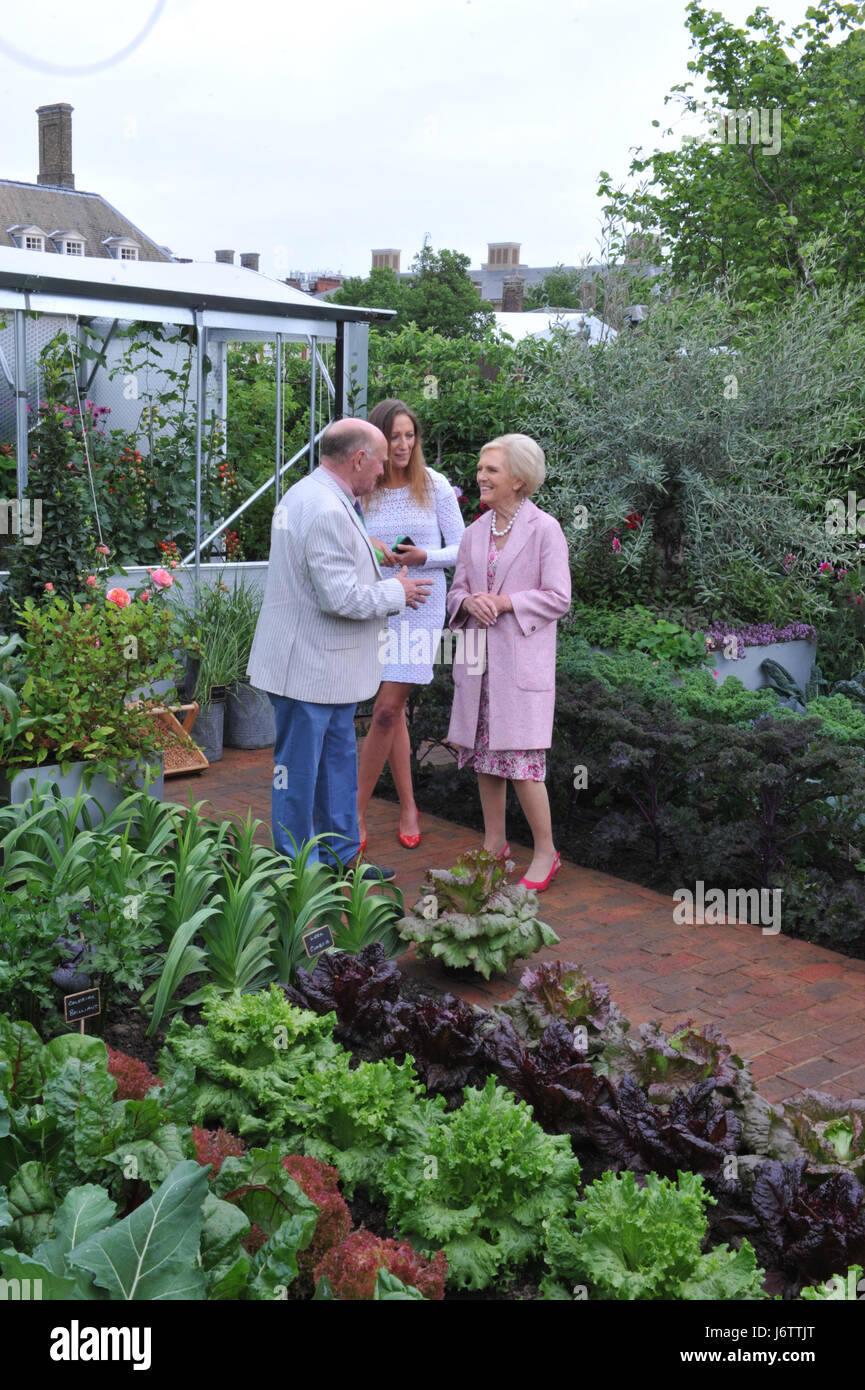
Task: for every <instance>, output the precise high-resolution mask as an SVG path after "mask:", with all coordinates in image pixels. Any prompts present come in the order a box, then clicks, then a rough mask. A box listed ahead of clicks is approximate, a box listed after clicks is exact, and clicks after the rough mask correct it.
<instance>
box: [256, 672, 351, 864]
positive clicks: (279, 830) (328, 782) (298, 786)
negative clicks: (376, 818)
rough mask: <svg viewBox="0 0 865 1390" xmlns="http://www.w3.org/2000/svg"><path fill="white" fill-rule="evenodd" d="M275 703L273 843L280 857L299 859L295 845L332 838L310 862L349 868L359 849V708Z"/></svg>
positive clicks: (276, 698) (283, 699)
mask: <svg viewBox="0 0 865 1390" xmlns="http://www.w3.org/2000/svg"><path fill="white" fill-rule="evenodd" d="M270 700H271V704H272V705H273V709H274V714H275V716H276V741H275V743H274V748H273V764H274V766H273V792H272V796H271V813H272V821H273V840H274V844H275V846H276V848H277V850H278V851H279V852H280V854H284V855H286V856H287V857H288V858H289V859H294V858H295V854H296V850H295V845H296V846H300V845H301V844H302V843H303V842H304V840H310V839H312V837H313V835H327V836H329V837H330V838H329V839H328V840H327V841H324V842H323V843H322V844H320V845H317V846H315V848H314V849H313V851H312V853H311V855H310V858H311V859H322V860H324V861H325V862H329V863H332V862H333V860H334V859H337V860H339V861H340V862H341V863H342V864H347V863H348V861H349V860H351V859H354V858H355V856H356V855H357V853H358V850H359V849H360V837H359V835H358V826H357V740H356V738H355V732H354V712H355V709H356V708H357V706H356V704H352V705H317V704H311V703H310V702H309V701H307V700H291V699H289V698H288V696H286V695H271V696H270ZM340 836H342V837H344V838H342V839H340V838H339V837H340ZM292 837H293V839H294V844H292ZM329 851H330V852H329Z"/></svg>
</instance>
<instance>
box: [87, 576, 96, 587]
mask: <svg viewBox="0 0 865 1390" xmlns="http://www.w3.org/2000/svg"><path fill="white" fill-rule="evenodd" d="M84 582H85V584H89V585H90V588H91V589H92V588H94V587H95V585H96V575H95V574H88V576H87V578H86V579H85V581H84Z"/></svg>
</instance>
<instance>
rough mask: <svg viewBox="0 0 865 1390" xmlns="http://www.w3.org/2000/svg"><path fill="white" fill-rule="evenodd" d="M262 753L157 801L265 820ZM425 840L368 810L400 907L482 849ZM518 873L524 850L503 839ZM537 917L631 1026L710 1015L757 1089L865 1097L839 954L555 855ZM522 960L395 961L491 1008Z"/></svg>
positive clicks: (373, 850) (179, 783)
mask: <svg viewBox="0 0 865 1390" xmlns="http://www.w3.org/2000/svg"><path fill="white" fill-rule="evenodd" d="M271 776H272V752H271V750H270V749H263V750H260V751H256V752H252V753H247V752H241V751H239V750H235V749H226V751H225V757H224V758H223V760H222V762H219V763H214V764H213V765H212V766H211V767H210V768H208V769H207V770H206V771H205V772H203V773H201V774H200V775H198V776H195V777H190V778H185V777H178V778H172V779H170V780H169V781H167V782H166V784H165V793H166V797H167V798H170V799H171V800H174V801H178V802H180V803H181V804H185V803H188V801H189V791H190V789H191V790H192V792H193V795H194V797H195V800H196V801H200V800H209V801H211V802H212V803H213V805H212V814H216V815H220V814H225V813H228V812H230V813H233V814H235V815H239V816H241V817H242V818H245V817H246V814H247V812H248V811H249V809H250V808H251V809H252V813H253V816H254V817H256V818H257V819H259V820H261V821H263V822H264V827H263V833H262V836H261V838H265V836H266V834H267V827H268V826H269V823H270V782H271ZM421 820H422V829H423V836H424V837H423V841H422V842H421V846H420V848H419V849H417V850H406V849H404V848H403V847H402V846H401V845H400V844H399V843H398V841H397V838H396V829H397V808H396V806H395V805H394V804H393V803H392V802H389V801H378V800H374V801H373V802H372V803H371V805H370V810H369V817H368V824H369V850H368V855H369V857H370V858H371V859H372V860H373V861H374V862H375V861H377V860H378V861H380V862H382V863H385V864H392V865H393V866H394V868H395V869H396V873H397V885H398V886H399V887H400V888H401V889H402V891H403V893H404V895H405V899H406V904H407V906H410V905H411V904H412V902H413V901H414V897H415V894H416V893H417V891H418V889H419V887H420V884H421V881H422V879H423V875H424V872H425V870H426V868H427V867H428V866H429V865H439V866H444V865H448V864H451V863H452V862H453V861H454V859H456V857H457V855H459V854H461V853H462V852H463V851H464V850H467V849H472V848H475V847H476V846H477V845H478V844H479V839H478V835H477V833H476V832H475V831H473V830H469V829H467V828H466V827H465V826H461V825H457V824H455V823H452V822H450V821H444V820H439V819H437V818H436V817H434V816H427V815H423V816H422V818H421ZM511 848H512V852H513V857H514V858H515V859H516V861H517V865H518V867H519V869H520V870H525V869H526V868H527V866H528V860H529V858H530V855H529V852H528V851H527V849H526V848H525V846H523V845H518V844H517V843H516V842H515V841H513V840H512V841H511ZM541 903H542V907H543V913H542V915H543V918H544V921H546V922H548V923H549V925H550V926H551V927H552V928H553V929H554V930H555V931H556V932H557V933H558V935H559V937H560V938H561V941H560V943H559V945H558V946H556V947H553V948H552V949H550V950H545V951H542V952H541V953H540V955H541V958H546V959H560V960H575V961H578V962H580V963H581V964H583V965H585V966H586V968H587V969H589V970H590V971H591V973H592V974H593V975H595V976H597V978H598V979H601V980H605V981H606V982H607V983H608V984H609V985H610V987H611V989H612V993H613V998H614V1000H615V1001H616V1003H617V1004H618V1005H619V1007H620V1008H621V1009H622V1010H623V1011H624V1012H625V1013H626V1014H627V1015H628V1017H629V1018H630V1019H631V1021H632V1023H634V1024H637V1023H646V1022H649V1021H652V1020H654V1021H657V1022H659V1023H661V1024H662V1025H665V1026H666V1027H668V1028H669V1027H673V1026H674V1025H675V1024H677V1023H680V1022H682V1021H683V1020H684V1019H685V1018H687V1017H691V1018H694V1019H696V1020H697V1021H698V1022H700V1023H718V1024H720V1025H721V1026H722V1027H723V1029H724V1031H725V1032H726V1033H727V1035H728V1037H729V1039H730V1042H731V1043H732V1044H733V1046H734V1048H735V1050H736V1051H737V1052H738V1053H739V1055H740V1056H742V1057H746V1058H748V1060H749V1061H750V1062H751V1063H752V1066H753V1070H754V1076H755V1078H756V1079H757V1080H758V1082H759V1089H760V1091H761V1093H762V1094H763V1095H764V1096H765V1097H766V1098H767V1099H768V1100H770V1101H780V1100H785V1099H787V1097H789V1096H794V1095H796V1094H797V1093H798V1092H799V1091H801V1090H802V1089H804V1088H808V1087H810V1088H817V1089H821V1090H827V1091H830V1092H831V1093H832V1094H833V1095H837V1096H841V1097H854V1098H855V1097H861V1096H865V961H854V960H848V959H847V958H846V957H844V956H838V955H836V954H835V953H834V952H832V951H828V950H825V949H824V948H823V947H820V946H813V945H811V944H810V942H807V941H799V940H795V939H793V938H791V937H785V936H783V935H780V934H779V935H776V936H764V935H763V934H762V931H761V930H760V928H759V927H757V926H751V925H747V924H737V923H729V924H726V925H712V924H709V925H706V924H702V923H701V924H695V925H693V926H689V925H683V926H677V925H676V924H675V923H674V922H673V915H672V914H673V901H672V898H668V897H665V896H664V895H663V894H660V893H654V892H652V891H651V890H650V889H648V888H643V887H642V886H640V885H638V884H632V883H627V882H625V881H624V880H622V879H616V878H613V877H612V876H611V875H609V874H604V873H600V872H599V871H597V870H595V869H584V868H581V867H579V866H578V865H576V864H571V863H569V862H568V861H565V862H564V864H563V866H562V870H561V873H560V874H559V875H558V876H557V878H556V879H555V881H554V883H553V885H552V887H551V888H550V889H549V891H548V892H547V893H545V894H544V896H543V897H542V899H541ZM525 964H526V963H525V962H522V961H518V962H517V964H516V965H515V966H514V967H513V969H512V970H511V971H510V972H509V973H508V975H507V976H505V977H504V978H503V979H500V980H493V981H489V982H487V981H484V980H483V979H481V978H480V977H479V978H478V980H477V982H476V983H474V982H473V983H471V984H469V983H463V982H459V981H458V982H454V981H453V980H452V979H451V978H450V977H449V976H446V975H445V973H444V972H443V971H442V970H441V968H440V967H439V966H438V965H437V964H435V963H433V962H428V961H423V962H421V961H418V960H415V959H414V958H413V957H412V955H411V953H409V954H408V955H406V956H404V957H402V958H401V959H400V969H402V970H404V971H405V972H406V973H410V974H411V975H412V976H413V977H414V978H416V979H418V980H420V981H427V982H428V983H430V984H432V985H435V986H436V988H438V989H449V990H451V992H452V993H455V994H459V995H460V996H461V997H462V998H464V999H466V1000H468V1001H470V1002H471V1003H473V1004H478V1005H480V1006H481V1007H489V1006H490V1005H491V1004H492V1003H494V1002H495V1001H497V1000H501V999H502V998H504V997H506V996H507V995H508V994H510V993H512V991H513V990H514V989H515V988H516V986H517V984H518V982H519V978H520V975H521V973H522V971H523V970H524V969H525Z"/></svg>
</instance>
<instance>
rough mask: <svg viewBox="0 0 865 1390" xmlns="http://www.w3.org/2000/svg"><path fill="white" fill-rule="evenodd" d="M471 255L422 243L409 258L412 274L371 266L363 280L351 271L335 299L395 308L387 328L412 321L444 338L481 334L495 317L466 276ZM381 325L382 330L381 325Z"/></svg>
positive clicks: (477, 335)
mask: <svg viewBox="0 0 865 1390" xmlns="http://www.w3.org/2000/svg"><path fill="white" fill-rule="evenodd" d="M470 264H471V262H470V260H469V257H468V256H464V255H462V254H461V252H459V251H447V250H442V251H434V250H433V248H432V247H431V246H424V247H423V248H422V250H421V251H419V252H418V254H417V255H416V256H415V258H414V260H413V261H412V268H411V275H410V276H409V277H408V278H407V279H406V280H401V279H400V278H399V277H398V276H397V275H396V274H395V273H394V271H392V270H391V269H390V268H389V267H378V268H376V269H374V270H372V271H371V272H370V274H369V277H368V278H367V279H366V280H361V279H360V278H359V277H357V276H354V277H351V278H350V279H348V280H346V281H345V283H344V284H343V285H342V286H341V287H340V288H339V289H338V290H334V291H333V293H332V294H330V295H328V298H329V299H330V301H331V303H334V304H360V305H367V306H372V307H375V308H381V309H396V310H397V311H398V312H397V315H396V318H395V319H394V320H392V321H391V322H390V323H388V324H386V325H384V328H385V331H388V330H389V331H393V330H394V329H396V330H397V331H398V330H401V329H403V328H406V327H407V326H408V325H409V324H411V323H414V324H416V325H417V327H418V328H419V329H420V331H421V332H422V333H423V332H427V331H429V332H432V333H440V334H442V335H443V336H444V337H446V338H462V337H464V336H469V337H472V338H483V336H484V332H485V330H486V329H487V328H488V327H489V325H490V323H491V322H492V318H493V309H492V307H491V306H490V305H489V304H485V303H484V301H483V300H482V299H481V297H480V295H479V294H478V291H477V290H476V289H475V287H474V285H473V284H472V282H471V280H470V279H469V276H468V268H469V265H470ZM379 331H381V330H379Z"/></svg>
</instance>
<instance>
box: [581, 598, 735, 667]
mask: <svg viewBox="0 0 865 1390" xmlns="http://www.w3.org/2000/svg"><path fill="white" fill-rule="evenodd" d="M572 621H573V622H574V624H575V625H576V626H577V627H578V628H579V631H580V636H581V637H583V638H585V639H586V641H588V642H595V643H597V644H598V645H599V646H613V647H616V648H618V649H622V648H624V649H625V650H626V651H640V652H645V653H646V655H647V656H649V657H651V658H652V659H653V660H656V661H668V662H669V663H670V665H671V666H673V667H674V668H675V669H676V670H688V669H689V668H691V667H693V666H699V665H706V664H707V663H708V662H709V661H710V658H709V657H707V655H706V643H705V640H704V636H703V633H702V632H690V631H689V630H688V629H687V628H685V627H683V626H682V624H681V623H671V622H668V621H667V620H666V619H665V618H659V617H657V616H656V615H655V614H654V613H650V612H649V610H648V609H647V608H644V607H643V605H642V604H639V603H638V604H635V605H634V606H633V607H632V608H623V609H621V610H619V611H617V612H612V611H610V610H608V609H602V608H587V607H581V608H579V609H578V610H577V612H576V613H575V614H574V615H573V619H572Z"/></svg>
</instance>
